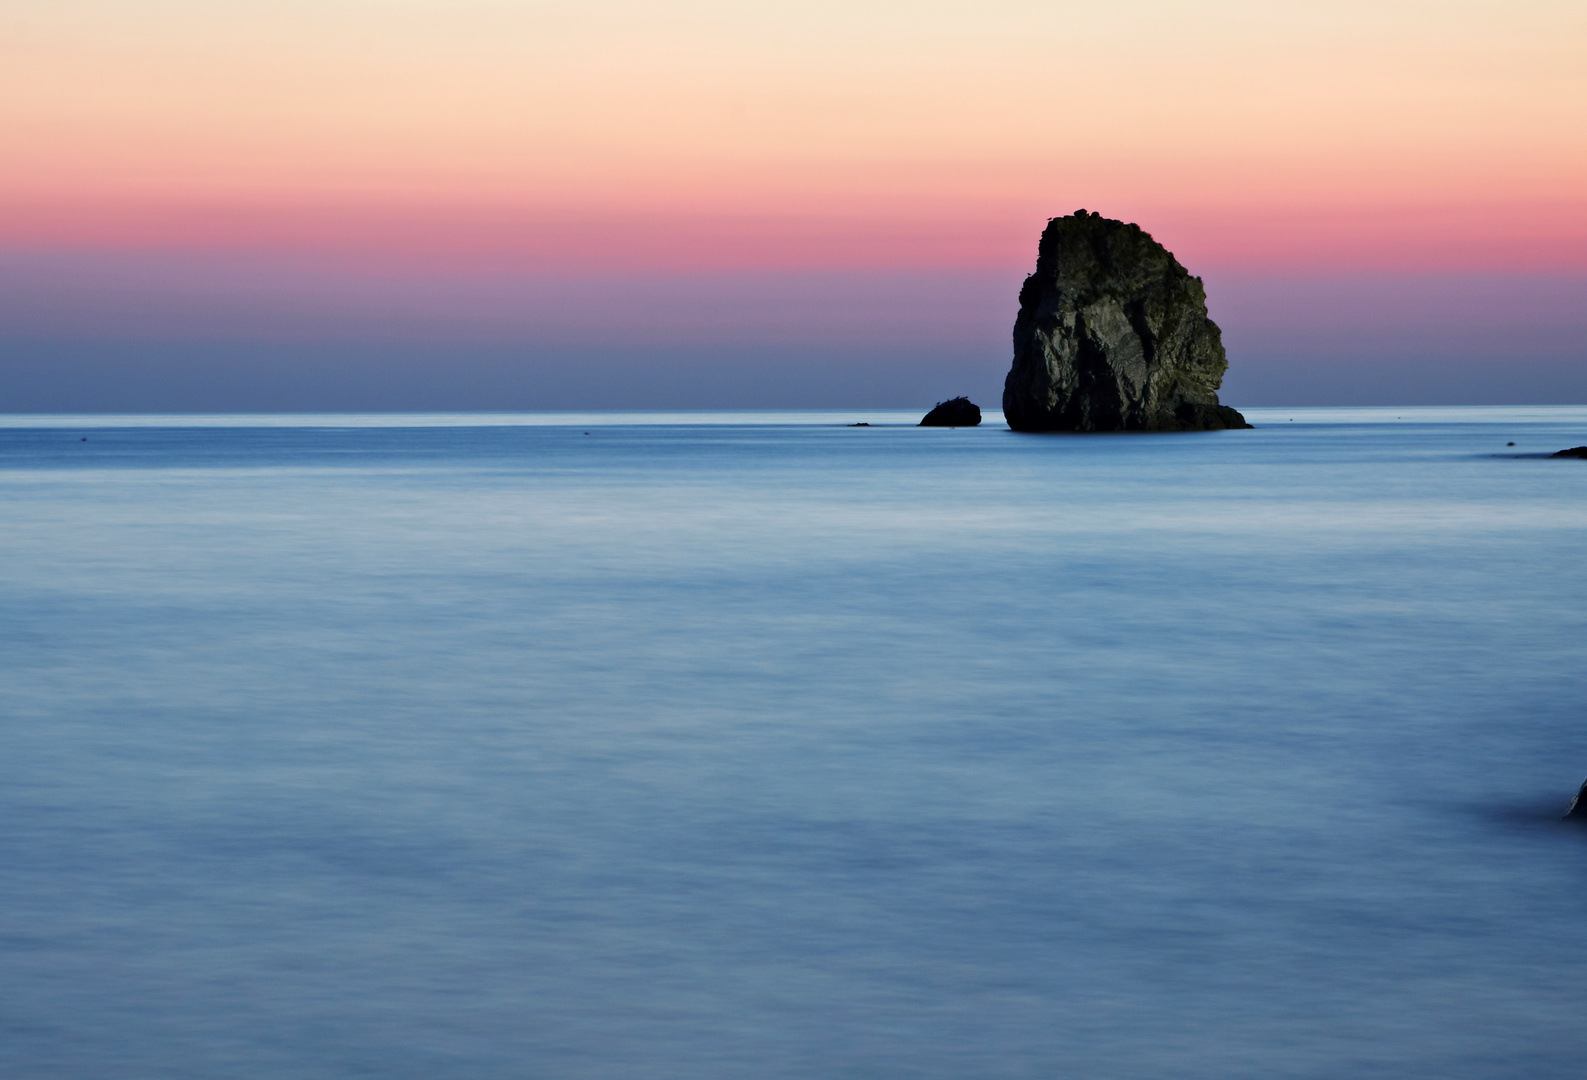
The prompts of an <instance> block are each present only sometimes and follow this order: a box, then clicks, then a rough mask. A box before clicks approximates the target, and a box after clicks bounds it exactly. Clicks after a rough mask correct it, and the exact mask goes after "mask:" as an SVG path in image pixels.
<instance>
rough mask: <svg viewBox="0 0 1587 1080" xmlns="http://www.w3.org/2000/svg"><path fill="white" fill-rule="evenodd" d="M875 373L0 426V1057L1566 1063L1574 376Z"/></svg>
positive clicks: (938, 1064) (1585, 708)
mask: <svg viewBox="0 0 1587 1080" xmlns="http://www.w3.org/2000/svg"><path fill="white" fill-rule="evenodd" d="M915 418H916V417H915V416H914V415H913V414H911V415H909V416H907V417H906V416H904V415H902V414H897V415H892V414H869V415H867V414H855V415H854V416H849V415H847V414H842V415H839V414H830V415H823V414H793V415H763V416H754V415H742V414H740V415H731V414H724V415H716V416H701V415H694V416H671V417H668V416H657V415H651V416H601V415H586V416H561V417H555V416H550V417H548V416H540V417H524V416H517V417H514V416H497V417H264V418H261V417H210V418H176V417H163V418H162V417H141V418H89V417H77V418H63V417H53V418H51V417H12V418H0V710H3V711H0V822H3V828H0V1075H4V1076H6V1077H12V1076H15V1077H27V1078H34V1077H40V1078H48V1077H94V1078H100V1077H103V1078H115V1080H142V1078H162V1080H163V1078H185V1077H271V1078H276V1077H280V1078H332V1077H335V1078H340V1077H382V1078H385V1077H391V1078H408V1077H412V1078H426V1080H431V1078H460V1080H463V1078H467V1080H473V1078H497V1077H504V1078H505V1077H515V1078H516V1077H532V1078H557V1080H560V1078H603V1080H604V1078H667V1080H671V1078H677V1080H715V1078H739V1077H756V1078H795V1077H797V1078H806V1077H809V1078H832V1080H843V1078H861V1077H864V1078H870V1077H888V1078H894V1077H897V1078H905V1077H908V1078H914V1077H919V1078H956V1080H958V1078H980V1077H1029V1078H1037V1077H1041V1078H1047V1077H1056V1076H1076V1077H1100V1078H1114V1077H1116V1078H1135V1077H1140V1078H1146V1077H1151V1078H1160V1077H1164V1076H1172V1077H1190V1078H1199V1077H1206V1078H1209V1080H1210V1078H1220V1080H1221V1078H1230V1077H1251V1078H1258V1077H1260V1078H1264V1080H1266V1078H1275V1077H1308V1078H1313V1077H1314V1078H1334V1077H1344V1076H1349V1077H1394V1078H1408V1077H1439V1078H1450V1077H1500V1076H1519V1075H1569V1074H1571V1073H1573V1072H1574V1071H1575V1070H1577V1069H1579V1068H1581V1063H1582V1061H1583V1060H1584V1059H1587V830H1583V829H1578V828H1574V827H1572V826H1570V825H1566V824H1561V823H1560V822H1559V820H1558V819H1559V815H1560V814H1561V812H1562V811H1563V810H1564V807H1565V805H1566V803H1568V801H1569V799H1570V797H1571V795H1572V794H1573V793H1574V792H1575V790H1576V787H1577V785H1578V784H1580V783H1581V781H1582V779H1583V777H1587V664H1584V654H1583V642H1584V629H1587V625H1584V624H1587V570H1584V566H1583V560H1582V540H1583V537H1584V535H1587V461H1558V460H1549V459H1547V458H1544V457H1529V456H1524V455H1528V454H1541V453H1545V452H1549V451H1553V450H1557V449H1560V448H1562V447H1565V446H1572V445H1579V444H1581V443H1584V442H1587V410H1583V409H1530V410H1527V409H1508V410H1479V409H1465V410H1461V409H1440V410H1428V409H1424V410H1407V409H1399V410H1304V411H1287V410H1286V411H1280V410H1253V411H1252V413H1251V418H1252V419H1253V421H1254V422H1255V423H1256V424H1257V425H1258V428H1257V429H1256V430H1254V431H1243V432H1218V433H1210V434H1196V435H1168V436H1147V435H1137V436H1089V437H1066V436H1023V435H1016V434H1013V433H1011V432H1009V431H1007V430H1006V429H1004V428H1003V427H1002V425H1001V424H1000V423H997V422H996V418H995V417H992V418H989V422H988V423H987V424H986V425H984V426H982V427H981V428H978V429H972V430H930V429H916V428H914V427H911V426H908V425H909V423H910V422H912V421H913V420H914V419H915ZM857 420H867V421H869V422H871V423H872V424H873V426H872V427H869V428H849V427H845V426H843V425H844V424H846V423H849V422H852V421H857ZM1510 441H1513V442H1515V444H1516V445H1515V446H1514V447H1507V446H1506V445H1505V444H1506V443H1507V442H1510Z"/></svg>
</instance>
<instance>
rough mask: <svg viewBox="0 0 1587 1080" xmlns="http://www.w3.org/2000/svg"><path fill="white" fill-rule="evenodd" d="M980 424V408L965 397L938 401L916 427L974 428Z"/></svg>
mask: <svg viewBox="0 0 1587 1080" xmlns="http://www.w3.org/2000/svg"><path fill="white" fill-rule="evenodd" d="M980 422H981V407H980V406H979V405H977V404H976V403H975V402H973V401H971V400H970V399H969V398H967V397H956V398H953V399H952V400H950V401H939V402H937V404H936V406H935V407H934V408H933V409H932V410H931V411H930V412H929V413H927V414H926V418H925V419H924V420H922V421H921V422H920V423H919V424H918V425H916V426H917V427H975V425H977V424H979V423H980Z"/></svg>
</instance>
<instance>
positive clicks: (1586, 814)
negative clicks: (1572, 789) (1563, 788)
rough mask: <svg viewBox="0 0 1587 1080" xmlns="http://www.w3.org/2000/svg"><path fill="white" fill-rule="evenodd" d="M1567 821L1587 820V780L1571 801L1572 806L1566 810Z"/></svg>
mask: <svg viewBox="0 0 1587 1080" xmlns="http://www.w3.org/2000/svg"><path fill="white" fill-rule="evenodd" d="M1564 820H1566V821H1587V782H1583V784H1582V786H1581V789H1580V790H1579V791H1577V792H1576V797H1575V798H1574V799H1572V800H1571V801H1570V806H1569V807H1567V808H1566V810H1565V818H1564Z"/></svg>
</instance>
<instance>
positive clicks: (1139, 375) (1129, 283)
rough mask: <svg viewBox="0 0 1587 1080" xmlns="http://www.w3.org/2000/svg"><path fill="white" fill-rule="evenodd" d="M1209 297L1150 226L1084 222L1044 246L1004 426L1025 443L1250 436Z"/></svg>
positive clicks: (1064, 227) (1059, 226)
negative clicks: (1106, 436) (1226, 376)
mask: <svg viewBox="0 0 1587 1080" xmlns="http://www.w3.org/2000/svg"><path fill="white" fill-rule="evenodd" d="M1228 366H1229V363H1228V360H1227V359H1226V357H1225V356H1224V351H1223V336H1222V333H1221V332H1220V331H1219V330H1218V325H1217V323H1215V322H1213V321H1212V320H1211V319H1209V318H1208V317H1207V294H1206V292H1205V291H1204V290H1203V289H1202V286H1201V279H1200V278H1197V277H1192V276H1191V275H1190V273H1189V271H1187V270H1186V269H1185V268H1184V267H1183V266H1181V265H1179V260H1177V259H1175V258H1174V256H1173V255H1172V254H1170V253H1169V251H1168V249H1166V248H1164V247H1163V245H1161V244H1159V243H1158V242H1157V241H1156V240H1153V239H1152V238H1151V236H1150V235H1149V234H1148V233H1146V232H1145V231H1143V230H1142V229H1141V227H1140V226H1139V225H1128V224H1125V223H1124V222H1122V221H1115V220H1113V219H1112V218H1105V217H1102V216H1101V215H1100V214H1095V213H1090V214H1088V213H1087V212H1086V211H1084V210H1077V211H1075V212H1074V213H1073V214H1072V215H1070V216H1069V217H1061V218H1053V219H1052V220H1051V221H1049V222H1048V223H1047V228H1046V229H1045V230H1044V231H1043V232H1042V234H1041V247H1040V250H1039V252H1038V255H1037V258H1036V272H1035V273H1033V274H1031V275H1030V276H1029V277H1027V278H1026V279H1025V285H1024V287H1023V288H1022V289H1020V292H1019V317H1018V318H1017V319H1016V320H1015V322H1014V365H1013V367H1012V368H1011V369H1010V371H1009V373H1008V378H1007V380H1006V381H1005V382H1004V384H1003V415H1004V416H1005V417H1006V418H1007V420H1008V426H1009V427H1011V428H1013V429H1014V430H1016V431H1210V430H1215V429H1219V428H1246V427H1250V426H1251V425H1250V424H1247V423H1246V422H1245V417H1243V416H1241V415H1240V414H1239V413H1238V412H1236V411H1235V410H1233V409H1231V408H1229V407H1228V406H1227V405H1220V404H1219V403H1218V387H1219V385H1221V384H1222V382H1223V373H1224V371H1225V370H1227V369H1228Z"/></svg>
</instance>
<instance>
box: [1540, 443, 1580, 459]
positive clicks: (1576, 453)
mask: <svg viewBox="0 0 1587 1080" xmlns="http://www.w3.org/2000/svg"><path fill="white" fill-rule="evenodd" d="M1549 457H1579V458H1587V446H1573V447H1571V448H1570V449H1569V450H1561V451H1560V452H1559V453H1557V454H1550V455H1549Z"/></svg>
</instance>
